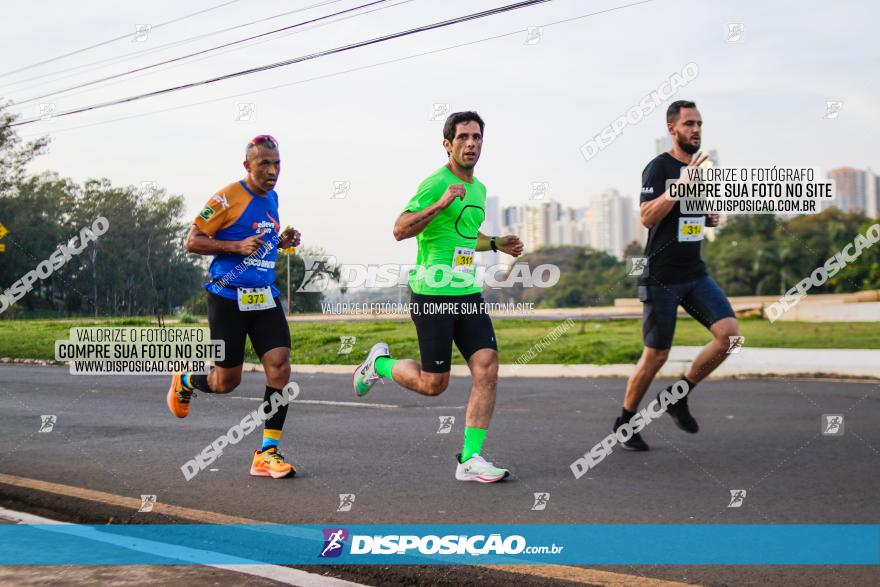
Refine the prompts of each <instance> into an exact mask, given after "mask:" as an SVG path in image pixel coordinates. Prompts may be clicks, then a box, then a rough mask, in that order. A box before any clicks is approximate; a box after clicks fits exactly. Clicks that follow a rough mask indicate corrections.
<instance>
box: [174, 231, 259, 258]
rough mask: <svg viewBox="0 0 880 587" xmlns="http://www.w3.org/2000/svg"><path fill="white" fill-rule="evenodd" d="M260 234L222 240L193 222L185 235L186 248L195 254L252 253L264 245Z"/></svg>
mask: <svg viewBox="0 0 880 587" xmlns="http://www.w3.org/2000/svg"><path fill="white" fill-rule="evenodd" d="M265 244H266V243H264V242H263V241H262V240H260V235H255V236H252V237H250V238H247V239H245V240H243V241H224V240H218V239H215V238H211V237H210V236H209V235H207V234H205V233H204V232H202V231H201V230H199V227H198V226H196V225H195V224H193V225H192V226H191V227H190V229H189V234H188V235H186V250H187V251H189V252H190V253H195V254H197V255H221V254H223V253H235V254H237V255H245V256H247V255H252V254H253V253H254V252H256V251H257V250H258V249H259V248H260V247H262V246H264V245H265Z"/></svg>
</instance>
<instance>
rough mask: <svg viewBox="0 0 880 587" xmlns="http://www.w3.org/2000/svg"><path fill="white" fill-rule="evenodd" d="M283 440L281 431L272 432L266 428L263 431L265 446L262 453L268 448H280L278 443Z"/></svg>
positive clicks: (262, 447) (261, 449) (261, 448)
mask: <svg viewBox="0 0 880 587" xmlns="http://www.w3.org/2000/svg"><path fill="white" fill-rule="evenodd" d="M280 439H281V430H270V429H268V428H266V429H265V430H263V445H262V446H261V447H260V452H263V451H264V450H266V449H267V448H272V447H275V448H278V441H279V440H280Z"/></svg>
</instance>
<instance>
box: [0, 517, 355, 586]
mask: <svg viewBox="0 0 880 587" xmlns="http://www.w3.org/2000/svg"><path fill="white" fill-rule="evenodd" d="M0 518H4V519H6V520H10V521H12V522H15V523H16V524H29V525H39V526H49V527H46V528H41V529H45V530H48V531H60V532H62V533H68V532H67V531H66V530H67V528H66V527H69V526H74V527H77V528H76V536H78V537H80V538H86V539H88V540H96V541H98V542H105V543H107V544H113V545H114V546H118V547H120V548H126V549H129V550H136V551H137V552H146V553H152V554H157V555H159V556H166V557H168V558H174V559H180V560H181V561H184V563H186V562H189V563H190V564H193V562H192V560H193V559H198V558H199V557H201V556H203V555H204V553H205V552H206V551H204V550H198V549H193V548H187V547H183V546H178V545H170V544H164V543H162V542H156V541H153V540H139V539H132V538H131V537H125V536H114V535H111V534H105V533H103V532H99V531H97V530H94V531H88V532H83V531H82V530H84V528H82V527H81V526H79V525H78V524H71V523H70V522H61V521H59V520H52V519H49V518H44V517H41V516H35V515H33V514H28V513H25V512H18V511H15V510H10V509H7V508H4V507H0ZM72 529H73V528H71V530H72ZM169 550H173V554H169ZM229 558H230V559H234V558H238V557H229ZM195 564H199V563H195ZM199 566H202V567H212V568H215V569H222V570H225V571H230V572H235V573H241V574H244V575H251V576H254V577H262V578H264V579H271V580H273V581H278V582H279V583H284V584H285V585H298V586H301V587H364V585H363V584H361V583H352V582H351V581H344V580H342V579H335V578H333V577H325V576H323V575H317V574H315V573H307V572H306V571H301V570H299V569H291V568H290V567H282V566H279V565H265V564H238V563H230V564H216V565H205V564H199Z"/></svg>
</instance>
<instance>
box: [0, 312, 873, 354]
mask: <svg viewBox="0 0 880 587" xmlns="http://www.w3.org/2000/svg"><path fill="white" fill-rule="evenodd" d="M100 325H105V326H107V325H110V326H150V325H155V322H154V321H151V320H149V319H142V318H133V319H124V320H108V321H95V320H77V321H58V320H0V357H14V358H32V359H52V358H54V352H55V351H54V349H55V345H54V343H55V340H66V339H67V338H68V333H69V329H70V328H72V327H74V326H100ZM290 326H291V333H292V335H293V351H292V352H291V360H292V361H293V362H294V363H305V364H336V365H350V364H354V363H356V362H357V361H358V360H360V359H361V358H362V357H363V356H364V355H365V354H366V352H367V350H369V348H370V346H371V345H372V344H373V343H374V342H376V341H379V340H382V341H385V342H387V343H388V344H389V345H390V347H391V350H392V352H393V354H394V356H395V357H413V358H417V357H418V353H419V348H418V343H417V341H416V335H415V328H414V327H413V325H412V323H411V322H408V321H407V322H391V321H388V322H292V323H291V325H290ZM554 329H557V331H556V332H557V334H559V335H560V336H559V337H558V338H557V339H556V340H555V341H553V342H548V343H547V345H546V348H543V350H541V352H540V353H538V354H537V355H536V356H534V357H533V358H532V359H531V360H530V361H529V363H531V364H540V363H565V364H577V363H593V364H609V363H632V362H635V361H636V360H637V359H638V357H639V354H640V353H641V348H642V347H641V323H640V321H638V320H611V321H597V320H590V321H576V322H575V323H574V324H573V325H570V326H565V325H564V322H563V321H562V320H534V319H517V320H497V321H496V322H495V330H496V335H497V339H498V345H499V347H500V352H501V362H502V363H513V362H515V361H516V360H517V359H518V358H519V357H520V356H522V355H523V354H525V353H528V352H529V351H530V349H533V348H535V345H536V344H538V343H539V341H541V339H542V338H544V337H545V336H547V335H549V334H550V333H551V332H553V331H554ZM740 330H741V332H742V334H743V336H745V345H746V346H747V347H784V348H818V349H845V348H852V349H877V348H880V328H878V327H877V323H875V322H822V323H812V322H779V323H776V324H771V323H769V322H767V321H765V320H760V319H757V318H750V319H743V320H740ZM341 336H354V337H356V338H357V342H356V344H355V346H354V349H353V350H352V352H351V354H348V355H340V354H338V353H339V347H340V340H339V339H340V337H341ZM706 342H708V337H707V332H706V330H705V329H704V328H703V327H702V326H701V325H700V324H698V323H697V322H695V321H694V320H692V319H690V318H685V319H679V321H678V327H677V329H676V333H675V342H674V344H675V345H703V344H705V343H706ZM246 360H247V361H248V362H256V360H257V357H256V355H255V354H254V351H253V349H252V348H251V346H250V343H248V347H247V353H246ZM453 363H456V364H461V363H463V361H462V359H461V357H460V356H459V354H458V353H457V352H455V353H453Z"/></svg>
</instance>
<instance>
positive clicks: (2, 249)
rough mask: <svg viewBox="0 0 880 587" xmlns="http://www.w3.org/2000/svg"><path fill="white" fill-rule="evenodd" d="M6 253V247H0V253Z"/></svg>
mask: <svg viewBox="0 0 880 587" xmlns="http://www.w3.org/2000/svg"><path fill="white" fill-rule="evenodd" d="M5 252H6V245H0V253H5Z"/></svg>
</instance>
